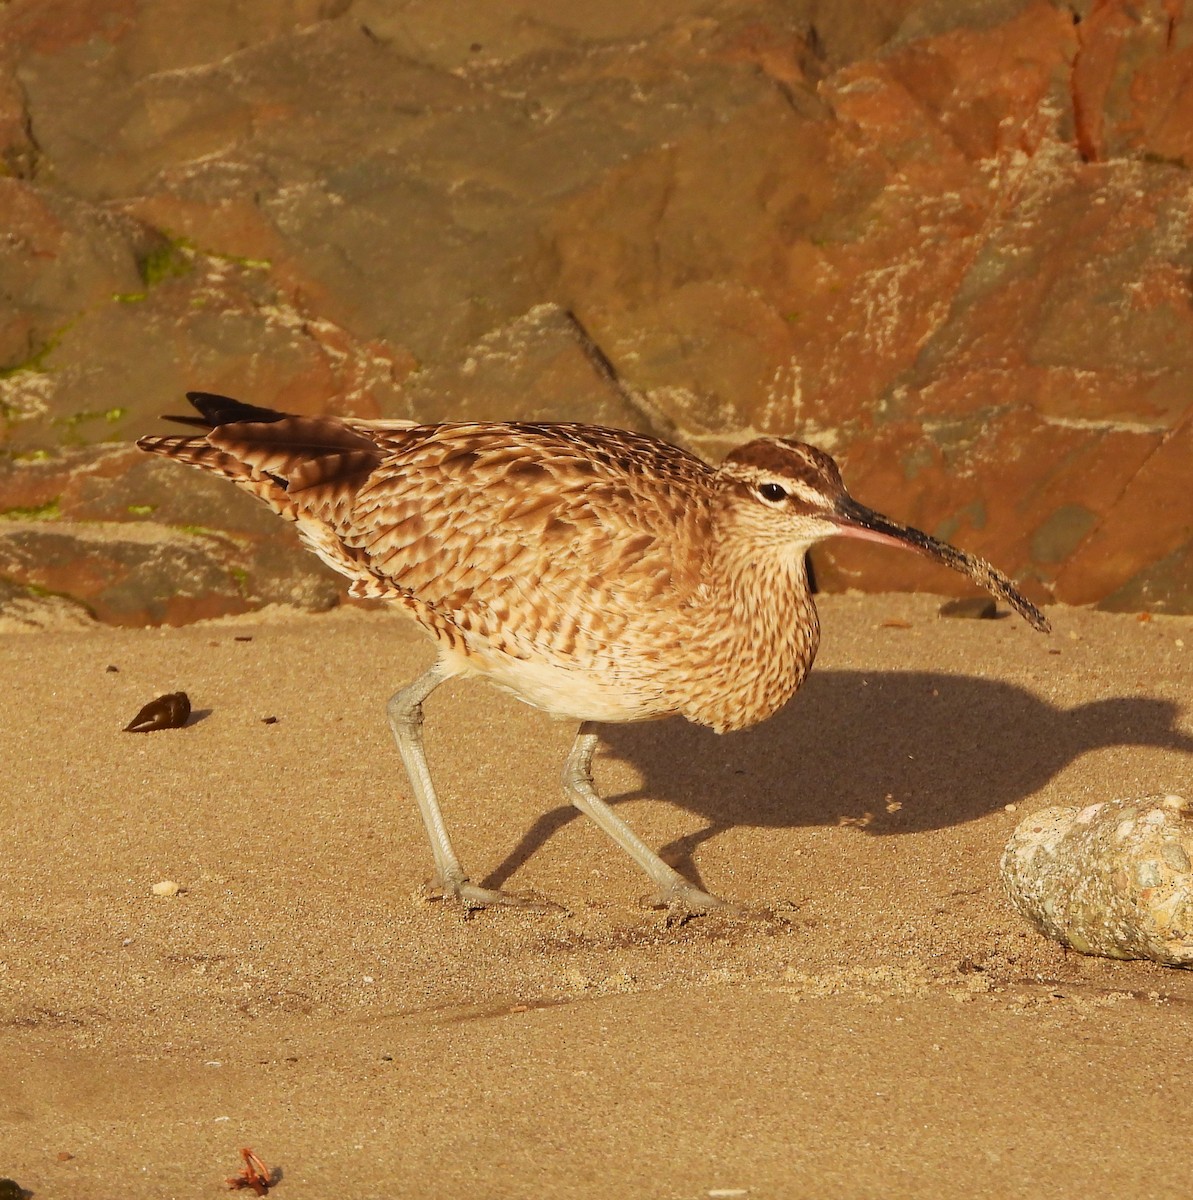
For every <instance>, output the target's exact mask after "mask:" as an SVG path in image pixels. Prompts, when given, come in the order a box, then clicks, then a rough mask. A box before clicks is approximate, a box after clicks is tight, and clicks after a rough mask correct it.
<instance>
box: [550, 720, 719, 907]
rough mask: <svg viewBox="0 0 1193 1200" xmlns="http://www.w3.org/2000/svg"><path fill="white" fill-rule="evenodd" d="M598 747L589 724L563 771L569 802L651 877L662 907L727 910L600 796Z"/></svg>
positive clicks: (584, 727) (574, 746)
mask: <svg viewBox="0 0 1193 1200" xmlns="http://www.w3.org/2000/svg"><path fill="white" fill-rule="evenodd" d="M596 747H597V734H596V731H595V729H594V728H593V725H592V723H591V722H589V721H585V722H584V723H583V724H582V725H581V726H580V732H579V733H577V734H576V741H575V743H574V744H573V745H572V750H571V753H570V754H569V755H568V759H567V763H566V764H565V765H564V768H563V787H564V791H565V792H567V796H568V799H569V800H570V801H571V802H572V803H573V804H574V805H575V806H576V807H577V808H578V809H579V810H580V811H581V812H582V813H583V814H584V815H585V816H586V817H591V818H592V819H593V820H594V821H595V822H596V823H597V824H598V825H599V826H600V827H601V828H602V829H603V830H604V831H605V833H607V834H608V835H609V836H610V837H611V838H612V839H613V840H614V841H615V842H616V843H617V844H618V845H619V846H620V847H621V848H622V849H623V850H624V851H625V852H626V853H627V854H628V855H629V856H630V857H631V858H632V859H633V860H634V861H635V862H636V863H637V864H638V865H639V866H640V867H641V868H642V869H643V870H644V871H645V872H646V873H647V875H649V876H650V878H651V879H652V880H653V881H654V884H655V886H656V887H657V888H658V889H659V894H658V901H659V903H660V904H664V905H666V906H667V907H668V908H677V909H681V910H684V911H687V912H697V913H700V912H711V911H713V910H715V909H723V908H727V907H728V905H726V903H725V901H724V900H719V899H718V898H717V897H716V896H710V895H709V894H708V893H707V892H702V891H701V890H700V889H699V888H698V887H696V885H695V884H693V883H689V882H688V880H686V879H685V878H684V877H683V876H682V875H681V874H680V873H679V872H678V871H676V870H674V869H673V868H671V867H669V866H668V865H667V864H666V863H665V862H664V861H663V860H662V859H661V858H660V857H659V856H658V855H657V854H655V852H654V851H653V850H651V849H650V847H649V846H647V844H646V843H645V842H644V841H643V840H642V839H641V838H640V837H639V836H638V835H637V834H636V833H635V832H634V831H633V830H632V829H631V828H630V827H629V826H628V825H627V824H626V823H625V822H624V821H623V820H622V819H621V818H620V817H619V816H618V815H617V814H616V813H615V812H614V811H613V810H612V809H611V808H610V807H609V805H607V804H606V803H605V802H604V801H603V800H602V799H601V798H600V797H599V796H598V795H597V794H596V789H595V788H594V787H593V784H592V756H593V754H594V753H595V751H596Z"/></svg>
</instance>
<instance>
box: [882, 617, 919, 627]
mask: <svg viewBox="0 0 1193 1200" xmlns="http://www.w3.org/2000/svg"><path fill="white" fill-rule="evenodd" d="M878 628H879V629H910V628H911V622H910V621H905V620H903V618H902V617H887V619H886V620H885V621H881V622H879V625H878Z"/></svg>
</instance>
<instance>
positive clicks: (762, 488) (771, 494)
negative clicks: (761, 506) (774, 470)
mask: <svg viewBox="0 0 1193 1200" xmlns="http://www.w3.org/2000/svg"><path fill="white" fill-rule="evenodd" d="M758 494H759V495H760V496H761V497H762V498H763V500H769V501H770V502H771V503H772V504H778V502H779V501H780V500H786V499H787V493H786V491H784V490H783V488H782V487H781V486H780V485H779V484H777V483H762V484H759V485H758Z"/></svg>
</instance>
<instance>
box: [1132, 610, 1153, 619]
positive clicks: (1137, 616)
mask: <svg viewBox="0 0 1193 1200" xmlns="http://www.w3.org/2000/svg"><path fill="white" fill-rule="evenodd" d="M1151 619H1152V614H1151V613H1150V612H1141V613H1136V614H1135V620H1137V621H1150V620H1151Z"/></svg>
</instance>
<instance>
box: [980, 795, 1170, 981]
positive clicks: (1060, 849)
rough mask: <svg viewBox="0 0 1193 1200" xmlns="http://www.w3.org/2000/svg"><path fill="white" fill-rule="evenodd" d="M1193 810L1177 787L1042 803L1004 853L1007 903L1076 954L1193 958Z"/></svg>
mask: <svg viewBox="0 0 1193 1200" xmlns="http://www.w3.org/2000/svg"><path fill="white" fill-rule="evenodd" d="M1191 855H1193V810H1191V809H1190V806H1189V804H1188V802H1187V801H1186V800H1184V799H1183V798H1182V797H1180V796H1149V797H1143V798H1141V799H1138V800H1134V799H1131V800H1114V801H1110V802H1107V803H1104V804H1091V805H1089V806H1088V807H1087V808H1080V809H1079V808H1046V809H1043V810H1041V811H1040V812H1037V813H1034V814H1032V815H1031V816H1029V817H1026V818H1025V819H1024V820H1023V821H1021V822H1020V824H1019V826H1018V827H1017V828H1016V830H1015V832H1014V834H1013V835H1012V836H1011V840H1010V841H1009V842H1008V843H1007V848H1006V850H1005V852H1004V853H1003V858H1002V878H1003V883H1004V884H1005V885H1006V888H1007V893H1008V895H1009V896H1010V898H1011V903H1012V904H1014V906H1015V907H1016V908H1017V909H1018V910H1019V912H1020V913H1021V914H1022V915H1023V916H1024V917H1025V918H1026V919H1027V920H1028V921H1029V922H1030V923H1031V924H1032V925H1034V926H1035V927H1036V928H1037V929H1038V930H1039V931H1040V932H1041V933H1043V934H1045V935H1046V936H1047V937H1051V938H1055V939H1056V940H1057V941H1058V942H1060V943H1061V944H1062V945H1065V946H1070V947H1072V948H1073V949H1074V950H1080V951H1081V953H1082V954H1101V955H1105V956H1106V957H1109V958H1150V959H1153V960H1154V961H1156V962H1158V963H1163V964H1165V965H1166V966H1173V967H1193V866H1191V858H1190V856H1191Z"/></svg>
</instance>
